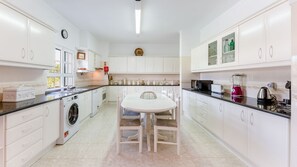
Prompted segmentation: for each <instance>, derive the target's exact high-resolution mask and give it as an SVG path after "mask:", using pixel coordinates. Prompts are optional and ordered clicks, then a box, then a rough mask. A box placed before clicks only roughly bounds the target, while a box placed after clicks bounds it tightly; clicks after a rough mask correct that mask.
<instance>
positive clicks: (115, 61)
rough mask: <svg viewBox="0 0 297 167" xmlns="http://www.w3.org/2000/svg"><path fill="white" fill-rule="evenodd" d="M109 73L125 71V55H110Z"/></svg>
mask: <svg viewBox="0 0 297 167" xmlns="http://www.w3.org/2000/svg"><path fill="white" fill-rule="evenodd" d="M109 73H111V74H123V73H127V57H110V58H109Z"/></svg>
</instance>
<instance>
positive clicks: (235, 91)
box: [231, 85, 243, 96]
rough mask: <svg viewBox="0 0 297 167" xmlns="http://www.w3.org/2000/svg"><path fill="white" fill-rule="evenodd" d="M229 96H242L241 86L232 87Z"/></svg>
mask: <svg viewBox="0 0 297 167" xmlns="http://www.w3.org/2000/svg"><path fill="white" fill-rule="evenodd" d="M231 95H232V96H243V92H242V89H241V86H239V85H234V86H233V87H232V92H231Z"/></svg>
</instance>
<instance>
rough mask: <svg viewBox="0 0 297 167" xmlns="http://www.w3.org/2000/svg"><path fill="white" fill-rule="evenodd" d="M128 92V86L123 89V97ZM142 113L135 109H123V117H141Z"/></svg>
mask: <svg viewBox="0 0 297 167" xmlns="http://www.w3.org/2000/svg"><path fill="white" fill-rule="evenodd" d="M127 94H128V90H127V88H124V89H123V92H122V99H123V98H125V96H126V95H127ZM140 117H141V116H140V113H139V112H134V111H130V110H126V109H124V110H123V116H122V118H123V119H140Z"/></svg>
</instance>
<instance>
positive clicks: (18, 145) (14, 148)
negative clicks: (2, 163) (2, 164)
mask: <svg viewBox="0 0 297 167" xmlns="http://www.w3.org/2000/svg"><path fill="white" fill-rule="evenodd" d="M39 140H42V129H38V130H37V131H35V132H33V133H32V134H30V135H27V136H26V137H24V138H22V139H20V140H18V141H17V142H14V143H12V144H10V145H8V146H7V147H6V160H7V161H9V160H10V159H12V158H13V157H15V156H16V155H18V154H19V153H21V152H23V151H25V150H26V149H28V148H30V147H31V146H32V145H33V144H35V143H37V142H38V141H39Z"/></svg>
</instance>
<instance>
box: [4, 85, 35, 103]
mask: <svg viewBox="0 0 297 167" xmlns="http://www.w3.org/2000/svg"><path fill="white" fill-rule="evenodd" d="M34 98H35V89H34V88H33V87H26V86H20V87H14V88H4V89H3V100H2V101H3V102H19V101H24V100H29V99H34Z"/></svg>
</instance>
